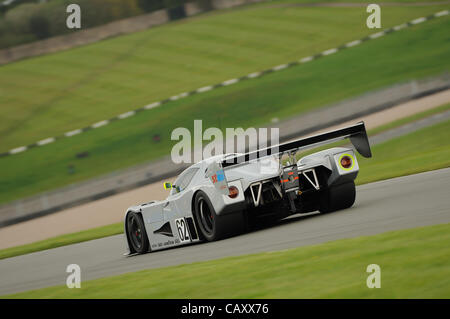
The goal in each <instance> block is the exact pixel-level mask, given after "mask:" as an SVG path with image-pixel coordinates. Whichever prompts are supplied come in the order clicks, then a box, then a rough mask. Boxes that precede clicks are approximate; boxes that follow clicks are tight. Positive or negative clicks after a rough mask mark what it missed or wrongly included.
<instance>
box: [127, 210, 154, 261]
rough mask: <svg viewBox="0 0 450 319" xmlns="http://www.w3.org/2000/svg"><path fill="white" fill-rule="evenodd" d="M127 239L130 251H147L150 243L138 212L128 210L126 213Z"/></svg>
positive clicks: (141, 252)
mask: <svg viewBox="0 0 450 319" xmlns="http://www.w3.org/2000/svg"><path fill="white" fill-rule="evenodd" d="M127 239H128V243H129V245H130V250H131V252H136V253H139V254H143V253H146V252H148V250H149V247H150V243H149V241H148V237H147V232H146V231H145V225H144V221H143V220H142V216H141V215H140V214H137V213H134V212H130V213H128V215H127Z"/></svg>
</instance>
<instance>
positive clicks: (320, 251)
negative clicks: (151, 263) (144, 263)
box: [2, 224, 450, 299]
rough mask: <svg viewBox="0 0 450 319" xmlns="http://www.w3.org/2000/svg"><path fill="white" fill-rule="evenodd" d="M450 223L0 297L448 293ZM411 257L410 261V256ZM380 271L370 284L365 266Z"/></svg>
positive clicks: (417, 295)
mask: <svg viewBox="0 0 450 319" xmlns="http://www.w3.org/2000/svg"><path fill="white" fill-rule="evenodd" d="M449 255H450V224H444V225H436V226H428V227H421V228H413V229H408V230H401V231H394V232H388V233H384V234H379V235H375V236H367V237H359V238H353V239H344V240H338V241H333V242H328V243H324V244H320V245H314V246H307V247H300V248H295V249H290V250H285V251H276V252H267V253H259V254H254V255H246V256H239V257H229V258H223V259H218V260H212V261H207V262H198V263H192V264H184V265H179V266H174V267H166V268H159V269H151V270H143V271H139V272H134V273H128V274H124V275H119V276H114V277H107V278H102V279H97V280H92V281H84V282H82V283H81V288H80V289H68V288H67V287H66V286H58V287H50V288H44V289H40V290H34V291H28V292H23V293H19V294H15V295H8V296H2V298H163V299H164V298H182V299H194V298H450V266H449V264H448V256H449ZM412 256H414V257H413V258H411V257H412ZM370 264H377V265H379V266H380V268H381V288H378V289H369V288H368V287H367V286H366V280H367V277H368V276H369V274H368V273H367V272H366V269H367V266H368V265H370Z"/></svg>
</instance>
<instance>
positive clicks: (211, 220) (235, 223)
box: [194, 191, 244, 241]
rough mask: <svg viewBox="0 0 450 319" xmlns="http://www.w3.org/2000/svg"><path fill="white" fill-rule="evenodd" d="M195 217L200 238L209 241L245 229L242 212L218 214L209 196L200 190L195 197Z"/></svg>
mask: <svg viewBox="0 0 450 319" xmlns="http://www.w3.org/2000/svg"><path fill="white" fill-rule="evenodd" d="M194 217H195V221H196V224H197V228H198V229H199V232H200V235H201V236H200V238H202V239H205V240H207V241H214V240H219V239H222V238H225V237H228V236H231V235H233V234H236V233H238V232H239V230H242V229H243V226H244V218H243V215H242V213H240V212H236V213H233V214H227V215H222V216H221V215H217V213H216V211H215V210H214V206H213V205H212V204H211V201H210V200H209V198H208V196H207V195H206V194H205V193H204V192H202V191H199V192H198V193H197V194H196V195H195V198H194Z"/></svg>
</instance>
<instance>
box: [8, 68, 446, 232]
mask: <svg viewBox="0 0 450 319" xmlns="http://www.w3.org/2000/svg"><path fill="white" fill-rule="evenodd" d="M448 88H450V75H449V74H447V73H445V74H443V75H441V76H438V77H433V78H428V79H424V80H414V81H410V82H407V83H402V84H397V85H394V86H391V87H388V88H384V89H381V90H377V91H374V92H369V93H366V94H363V95H361V96H358V97H356V98H351V99H348V100H345V101H342V102H339V103H337V104H333V105H328V106H324V107H321V108H320V109H317V110H315V111H312V112H309V113H306V114H300V115H297V116H295V117H293V118H291V119H288V120H284V121H280V122H278V123H275V124H274V123H272V124H271V125H269V127H278V128H279V132H280V142H283V141H286V140H288V139H291V138H294V137H298V136H302V135H306V134H310V133H312V132H314V131H317V130H320V129H324V128H327V127H329V126H332V125H337V124H340V123H343V122H346V121H349V120H352V119H354V118H357V117H360V116H364V115H368V114H371V113H374V112H378V111H380V110H383V109H387V108H389V107H392V106H394V105H396V104H398V103H402V102H405V101H408V100H411V99H414V98H417V97H420V96H425V95H428V94H432V93H434V92H438V91H441V90H445V89H448ZM188 166H189V164H174V163H173V162H172V161H171V160H170V157H168V156H167V157H165V158H163V159H161V160H158V161H154V162H150V163H146V164H143V165H139V166H135V167H132V168H129V169H126V170H123V171H117V172H113V173H111V174H108V175H105V176H102V177H98V178H94V179H92V180H89V181H86V182H82V183H77V184H73V185H70V186H67V187H63V188H60V189H58V190H56V191H51V192H46V193H42V194H39V195H36V196H32V197H29V198H25V199H23V200H18V201H14V202H11V203H8V204H5V205H2V206H0V227H4V226H7V225H11V224H15V223H19V222H21V221H25V220H29V219H32V218H36V217H40V216H44V215H47V214H51V213H54V212H57V211H60V210H62V209H66V208H68V207H72V206H76V205H79V204H82V203H86V202H89V201H93V200H97V199H100V198H103V197H107V196H110V195H113V194H116V193H120V192H123V191H125V190H129V189H132V188H136V187H139V186H143V185H146V184H150V183H153V182H156V181H159V180H161V179H164V178H168V177H172V176H175V175H177V174H179V173H180V172H181V171H182V170H183V169H184V168H186V167H188Z"/></svg>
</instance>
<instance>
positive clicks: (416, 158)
mask: <svg viewBox="0 0 450 319" xmlns="http://www.w3.org/2000/svg"><path fill="white" fill-rule="evenodd" d="M448 108H449V105H446V106H442V107H439V108H437V109H435V110H430V111H426V112H423V113H422V116H420V114H419V115H414V116H412V117H410V118H409V120H410V121H413V120H418V119H420V118H422V117H425V116H429V115H432V114H434V113H436V111H444V110H447V109H448ZM395 123H398V125H402V124H406V123H408V121H406V120H405V119H402V120H399V121H397V122H395ZM392 127H394V126H392V125H391V124H389V125H387V126H385V129H388V128H392ZM449 128H450V121H447V122H443V123H440V124H438V125H435V126H432V127H428V128H424V129H422V130H419V131H417V132H414V133H412V134H409V135H406V136H402V137H399V138H396V139H393V140H391V141H387V142H385V143H383V144H380V145H376V146H374V147H373V148H372V152H373V158H370V159H366V158H363V157H361V156H359V155H358V161H359V164H360V167H361V170H360V173H359V176H358V178H357V179H356V183H357V184H358V185H360V184H364V183H370V182H374V181H378V180H382V179H387V178H392V177H397V176H404V175H409V174H414V173H419V172H424V171H428V170H433V169H438V168H444V167H449V166H450V129H449ZM121 233H123V223H117V224H113V225H108V226H103V227H98V228H93V229H89V230H86V231H82V232H79V233H73V234H67V235H63V236H58V237H54V238H49V239H46V240H43V241H39V242H36V243H32V244H27V245H22V246H17V247H11V248H6V249H3V250H0V259H3V258H9V257H14V256H18V255H23V254H28V253H31V252H35V251H40V250H45V249H50V248H56V247H60V246H65V245H70V244H73V243H78V242H82V241H87V240H91V239H96V238H101V237H106V236H112V235H116V234H121Z"/></svg>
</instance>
